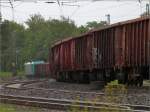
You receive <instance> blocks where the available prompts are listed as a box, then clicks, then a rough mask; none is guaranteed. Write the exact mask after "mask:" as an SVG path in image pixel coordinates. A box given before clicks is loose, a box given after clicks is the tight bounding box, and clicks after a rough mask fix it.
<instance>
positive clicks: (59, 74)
mask: <svg viewBox="0 0 150 112" xmlns="http://www.w3.org/2000/svg"><path fill="white" fill-rule="evenodd" d="M149 42H150V18H149V17H144V18H138V19H134V20H129V21H126V22H120V23H117V24H113V25H110V26H107V27H105V28H102V29H98V30H94V31H91V32H88V33H86V34H83V35H81V36H78V37H73V38H68V39H65V40H62V41H60V42H58V43H56V44H55V45H53V47H52V48H51V49H52V50H51V54H52V63H53V69H54V71H55V72H54V74H55V76H56V79H58V80H60V81H70V82H90V81H97V80H98V81H105V82H107V81H111V80H114V79H118V80H119V82H121V83H127V84H136V85H137V84H139V85H142V82H143V78H146V79H148V78H149V77H148V76H149V64H150V60H149V59H150V45H149Z"/></svg>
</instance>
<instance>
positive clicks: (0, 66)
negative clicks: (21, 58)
mask: <svg viewBox="0 0 150 112" xmlns="http://www.w3.org/2000/svg"><path fill="white" fill-rule="evenodd" d="M1 24H2V14H1V0H0V72H1V71H2V35H1Z"/></svg>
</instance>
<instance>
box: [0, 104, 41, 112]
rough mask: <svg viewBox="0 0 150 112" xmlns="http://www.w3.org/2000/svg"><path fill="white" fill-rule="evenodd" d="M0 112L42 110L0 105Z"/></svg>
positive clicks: (36, 111) (39, 110)
mask: <svg viewBox="0 0 150 112" xmlns="http://www.w3.org/2000/svg"><path fill="white" fill-rule="evenodd" d="M0 112H42V110H41V109H39V108H34V107H25V106H17V105H11V104H1V103H0Z"/></svg>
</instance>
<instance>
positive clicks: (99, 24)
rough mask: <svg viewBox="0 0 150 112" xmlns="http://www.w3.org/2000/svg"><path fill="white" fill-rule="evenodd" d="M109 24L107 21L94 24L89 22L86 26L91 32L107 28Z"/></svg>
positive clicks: (94, 22)
mask: <svg viewBox="0 0 150 112" xmlns="http://www.w3.org/2000/svg"><path fill="white" fill-rule="evenodd" d="M107 25H108V23H107V22H106V21H100V22H97V21H92V22H87V24H86V28H88V29H89V30H91V29H94V28H102V27H104V26H107Z"/></svg>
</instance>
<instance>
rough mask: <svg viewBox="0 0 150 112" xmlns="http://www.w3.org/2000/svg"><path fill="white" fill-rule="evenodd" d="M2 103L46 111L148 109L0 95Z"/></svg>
mask: <svg viewBox="0 0 150 112" xmlns="http://www.w3.org/2000/svg"><path fill="white" fill-rule="evenodd" d="M0 101H1V102H2V103H10V104H17V105H24V106H33V107H41V108H48V109H58V110H68V109H71V108H80V109H85V108H86V109H88V110H90V111H91V110H92V112H93V111H100V110H106V111H109V112H110V111H119V112H131V111H132V112H148V111H150V107H148V106H143V105H116V104H113V105H112V104H109V103H93V102H83V101H73V100H60V99H52V98H51V99H47V98H38V97H23V96H13V95H3V94H0Z"/></svg>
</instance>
